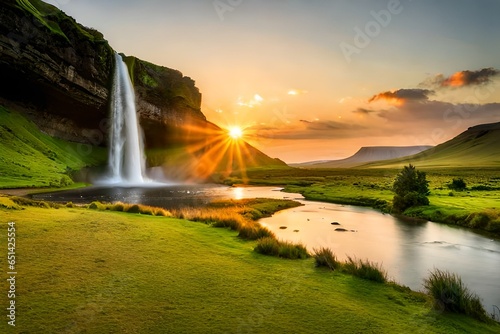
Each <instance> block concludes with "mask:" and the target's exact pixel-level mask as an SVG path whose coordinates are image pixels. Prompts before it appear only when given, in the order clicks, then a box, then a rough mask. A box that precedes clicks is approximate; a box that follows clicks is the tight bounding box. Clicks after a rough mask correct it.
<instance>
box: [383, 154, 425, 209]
mask: <svg viewBox="0 0 500 334" xmlns="http://www.w3.org/2000/svg"><path fill="white" fill-rule="evenodd" d="M392 189H393V191H394V192H395V193H396V195H395V196H394V199H393V209H394V210H395V211H396V212H403V211H405V210H406V209H408V208H411V207H413V206H420V205H429V199H428V198H427V196H428V195H429V181H427V178H426V174H425V173H424V172H421V171H417V170H416V168H415V166H413V165H411V164H410V165H408V166H405V167H404V168H403V170H402V171H401V172H399V174H398V175H397V176H396V180H394V184H393V187H392Z"/></svg>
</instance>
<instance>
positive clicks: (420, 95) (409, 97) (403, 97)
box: [368, 88, 434, 105]
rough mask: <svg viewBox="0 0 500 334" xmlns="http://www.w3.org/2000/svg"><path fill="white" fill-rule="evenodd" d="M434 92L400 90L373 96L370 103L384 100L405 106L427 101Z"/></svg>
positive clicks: (426, 90)
mask: <svg viewBox="0 0 500 334" xmlns="http://www.w3.org/2000/svg"><path fill="white" fill-rule="evenodd" d="M433 93H434V91H432V90H428V89H419V88H414V89H398V90H395V91H387V92H383V93H379V94H376V95H373V96H372V97H371V98H370V99H369V100H368V102H370V103H371V102H374V101H379V100H383V101H386V102H389V103H391V104H395V105H401V104H404V103H405V102H407V101H426V100H428V99H429V95H431V94H433Z"/></svg>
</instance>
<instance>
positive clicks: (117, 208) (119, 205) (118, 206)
mask: <svg viewBox="0 0 500 334" xmlns="http://www.w3.org/2000/svg"><path fill="white" fill-rule="evenodd" d="M125 206H126V205H125V204H123V203H122V202H116V203H113V205H111V208H110V210H111V211H119V212H121V211H126V210H125Z"/></svg>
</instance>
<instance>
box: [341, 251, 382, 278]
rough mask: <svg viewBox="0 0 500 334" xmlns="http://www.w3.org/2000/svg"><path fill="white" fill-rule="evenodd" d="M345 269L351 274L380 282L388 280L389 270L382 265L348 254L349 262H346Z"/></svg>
mask: <svg viewBox="0 0 500 334" xmlns="http://www.w3.org/2000/svg"><path fill="white" fill-rule="evenodd" d="M343 269H344V271H345V272H347V273H349V274H351V275H354V276H357V277H360V278H364V279H367V280H370V281H375V282H379V283H385V282H387V272H386V271H385V270H384V269H382V266H380V265H379V264H377V263H375V262H370V261H368V260H360V259H356V258H352V257H350V256H348V257H347V262H346V263H345V264H344V266H343Z"/></svg>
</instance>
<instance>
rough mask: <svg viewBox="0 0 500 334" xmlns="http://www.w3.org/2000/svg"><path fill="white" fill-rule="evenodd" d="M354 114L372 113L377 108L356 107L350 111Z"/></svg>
mask: <svg viewBox="0 0 500 334" xmlns="http://www.w3.org/2000/svg"><path fill="white" fill-rule="evenodd" d="M352 112H353V113H355V114H361V115H370V114H372V113H376V112H378V111H377V110H371V109H365V108H358V109H356V110H353V111H352Z"/></svg>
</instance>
